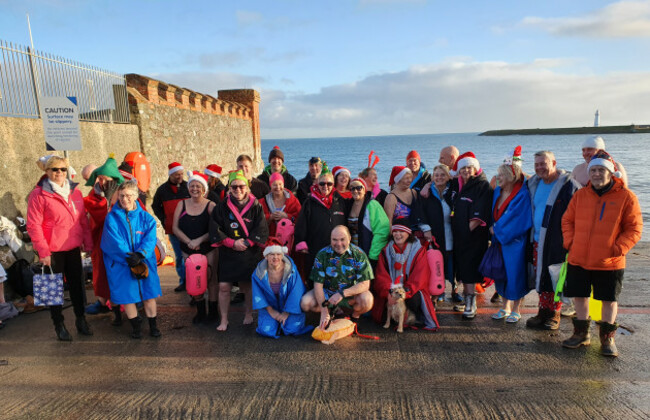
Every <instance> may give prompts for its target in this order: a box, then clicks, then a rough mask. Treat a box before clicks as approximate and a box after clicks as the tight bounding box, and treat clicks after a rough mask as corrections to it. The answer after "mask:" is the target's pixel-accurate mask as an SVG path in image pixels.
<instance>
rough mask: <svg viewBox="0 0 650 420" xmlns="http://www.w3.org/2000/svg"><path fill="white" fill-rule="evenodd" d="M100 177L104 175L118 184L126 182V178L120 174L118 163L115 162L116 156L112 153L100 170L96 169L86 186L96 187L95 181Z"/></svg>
mask: <svg viewBox="0 0 650 420" xmlns="http://www.w3.org/2000/svg"><path fill="white" fill-rule="evenodd" d="M99 175H104V176H107V177H109V178H113V179H114V180H115V181H117V184H118V185H119V184H121V183H122V182H124V177H123V176H122V174H121V173H120V171H119V169H117V162H116V161H115V157H114V155H113V154H112V153H111V154H110V155H109V157H108V159H106V162H104V164H103V165H102V166H100V167H99V168H97V169H95V170H94V171H93V172H92V173H91V174H90V178H88V182H86V186H88V187H92V186H93V185H95V181H96V180H97V176H99Z"/></svg>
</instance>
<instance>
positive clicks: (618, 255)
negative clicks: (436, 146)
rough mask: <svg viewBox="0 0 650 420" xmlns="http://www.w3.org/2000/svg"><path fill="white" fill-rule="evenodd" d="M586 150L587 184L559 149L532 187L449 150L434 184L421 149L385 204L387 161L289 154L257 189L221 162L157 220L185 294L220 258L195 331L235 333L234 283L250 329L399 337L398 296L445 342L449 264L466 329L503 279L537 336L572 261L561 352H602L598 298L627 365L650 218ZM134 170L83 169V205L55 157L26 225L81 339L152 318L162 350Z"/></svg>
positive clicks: (512, 307)
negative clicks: (91, 318)
mask: <svg viewBox="0 0 650 420" xmlns="http://www.w3.org/2000/svg"><path fill="white" fill-rule="evenodd" d="M582 152H583V158H584V160H585V162H584V163H583V164H581V165H578V167H576V168H575V169H574V170H573V171H572V172H568V171H565V170H563V169H560V168H557V164H556V161H555V157H554V155H553V153H552V152H551V151H538V152H536V153H534V155H533V154H531V157H532V158H533V159H534V163H535V174H534V175H532V176H528V175H526V174H525V173H524V172H523V171H522V160H523V155H522V151H521V147H517V148H515V150H514V151H513V153H512V154H511V155H510V156H508V157H507V158H505V159H504V161H503V163H502V164H501V165H500V166H499V167H498V168H496V169H497V175H496V177H495V178H494V179H493V180H492V181H489V180H488V179H487V177H486V174H485V172H484V170H483V168H481V165H480V163H479V159H478V158H477V156H475V155H474V154H473V153H472V152H470V151H468V152H465V153H463V154H461V153H460V152H459V150H458V149H457V148H456V147H454V146H447V147H444V148H443V149H442V150H441V151H440V156H439V164H438V165H437V166H435V167H433V171H432V173H431V174H430V173H429V172H428V171H427V170H426V168H425V165H423V164H422V161H421V156H420V154H419V153H418V152H417V151H415V150H413V151H410V152H409V153H408V154H407V155H406V158H405V165H404V166H395V167H393V168H392V170H391V173H390V182H389V185H388V187H389V190H388V191H385V190H383V189H382V188H380V185H379V183H378V181H377V169H376V168H375V166H376V164H377V162H378V158H376V157H375V160H374V162H372V157H373V156H372V153H371V155H370V156H369V159H368V166H367V168H365V169H364V170H363V171H361V172H360V173H359V174H358V175H353V174H351V172H350V170H348V169H347V168H345V167H342V166H334V167H333V168H332V169H331V170H330V169H329V166H328V165H327V163H326V162H325V161H323V160H322V159H321V158H320V157H312V158H311V159H309V161H308V162H306V164H307V168H308V172H307V175H306V176H305V177H304V178H302V179H300V180H299V181H298V180H296V178H295V177H293V176H292V175H291V174H290V173H289V171H288V168H287V167H286V166H285V164H284V154H283V152H282V151H281V150H280V149H279V148H278V147H277V146H276V147H274V148H273V149H272V150H271V152H270V153H269V156H268V165H267V166H266V167H265V168H264V171H263V172H262V174H261V175H259V176H258V177H254V176H253V173H252V167H253V161H252V159H251V158H250V157H249V156H247V155H241V156H239V157H238V158H237V161H236V168H237V169H236V170H233V171H231V172H229V173H228V174H224V173H223V169H222V168H221V167H220V166H218V165H215V164H211V165H208V166H206V167H205V168H204V169H203V170H201V171H194V172H188V179H187V181H186V180H185V168H184V167H183V166H182V165H181V164H180V163H178V162H172V163H170V164H169V166H168V180H167V181H166V182H165V183H163V184H162V185H160V186H159V187H158V188H157V190H156V191H155V194H154V196H153V202H152V205H151V209H152V211H153V213H154V214H155V216H156V217H157V219H158V221H159V223H160V225H161V226H162V227H163V229H164V231H165V233H166V234H167V237H168V239H169V242H170V244H171V246H172V249H173V253H174V256H175V267H176V272H177V274H178V278H179V283H178V286H177V287H176V288H175V289H174V290H175V291H176V292H183V291H185V290H186V281H187V280H186V271H185V267H184V262H185V261H186V260H187V259H188V258H189V257H190V256H192V255H194V254H201V255H204V256H205V257H206V259H207V265H208V273H209V274H208V279H207V304H206V299H205V297H204V296H203V295H201V294H199V295H193V296H192V305H194V306H196V311H197V313H196V315H195V316H194V318H193V322H195V323H215V324H218V326H217V330H218V331H226V330H227V329H228V327H229V306H230V303H231V298H232V297H231V294H232V291H233V286H234V285H236V286H237V287H238V288H239V291H240V292H242V293H243V295H244V307H245V314H244V324H252V323H254V316H253V315H254V311H257V332H258V333H259V334H261V335H263V336H268V337H273V338H278V337H280V336H281V335H283V334H284V335H297V334H303V333H305V332H308V331H310V330H311V329H312V328H313V326H309V325H307V321H306V319H307V318H306V317H305V314H306V313H308V312H316V313H319V314H320V322H319V324H318V326H317V328H322V329H325V328H327V326H328V325H329V323H330V321H331V317H336V316H347V317H349V318H350V319H351V320H352V321H354V322H358V319H359V317H361V316H362V315H364V314H366V313H369V314H371V316H372V319H373V320H374V321H376V322H377V323H380V324H384V322H385V321H386V316H387V308H388V307H390V306H391V305H395V304H396V298H395V297H394V294H393V293H392V292H393V291H394V290H395V289H398V288H399V289H403V290H404V301H405V304H406V308H408V310H409V312H410V313H411V315H413V317H412V318H410V319H412V322H411V325H409V326H410V327H413V328H422V329H425V330H436V329H438V328H439V323H438V319H437V316H436V310H435V305H436V302H438V301H440V300H444V299H445V295H444V293H442V294H441V293H440V292H439V291H436V290H432V288H431V286H430V279H431V278H432V276H434V271H435V269H434V267H432V262H431V261H430V259H429V253H430V251H432V250H435V251H436V252H439V253H440V254H441V255H442V261H444V265H443V266H444V279H446V281H447V282H448V283H449V290H450V292H451V293H450V299H451V301H452V302H453V303H456V305H455V306H454V310H455V311H458V312H459V313H462V318H464V319H467V320H471V319H474V318H475V317H476V315H477V299H476V295H477V293H481V292H482V291H483V290H484V288H485V287H487V286H488V285H490V284H492V283H494V285H495V289H496V292H497V294H498V296H496V297H495V299H494V300H496V299H500V300H501V301H502V306H501V308H500V309H499V310H498V311H497V312H496V313H494V314H493V315H492V318H493V319H494V320H496V321H503V322H506V323H509V324H515V323H517V322H518V321H519V320H520V319H521V311H520V308H521V303H522V300H523V298H524V297H525V296H527V295H528V293H529V292H530V291H532V290H535V291H536V293H537V294H538V296H539V304H538V312H537V314H536V315H535V316H533V317H531V318H529V319H527V320H526V326H527V327H528V328H533V329H544V330H557V329H558V328H559V326H560V314H561V310H562V300H558V299H556V296H555V295H556V293H555V291H556V288H557V282H558V278H557V277H558V276H557V272H558V271H559V270H557V269H556V268H557V267H558V266H559V265H562V264H563V263H565V264H566V267H567V269H566V279H565V282H564V283H565V284H564V292H563V293H564V299H565V301H566V299H567V298H572V299H573V302H574V304H575V317H574V318H573V326H574V333H573V335H572V336H571V337H570V338H568V339H566V340H564V341H563V342H562V345H563V346H564V347H566V348H578V347H580V346H586V345H589V344H590V325H591V321H590V319H589V304H590V298H591V296H592V293H593V299H598V300H601V301H602V303H603V305H602V320H601V321H600V322H599V328H600V340H601V353H602V354H603V355H606V356H616V355H618V351H617V349H616V345H615V341H614V334H615V332H616V329H617V326H618V325H617V324H616V316H617V308H618V306H617V301H618V298H619V295H620V292H621V288H622V282H623V273H624V269H625V255H626V254H627V253H628V252H629V251H630V249H631V248H632V247H633V246H634V245H635V243H636V242H637V241H639V240H640V238H641V231H642V217H641V210H640V207H639V203H638V200H637V198H636V196H635V195H634V193H632V192H631V191H630V190H629V189H628V187H627V175H626V174H625V171H624V169H623V166H622V165H621V164H620V163H619V162H616V161H615V160H614V159H613V158H612V156H610V155H609V154H608V153H607V152H606V151H605V142H604V140H603V139H602V138H601V137H590V138H588V139H586V140H585V141H584V143H583V144H582ZM123 165H124V163H123V164H122V165H121V166H120V167H119V168H118V166H117V163H116V161H115V160H114V159H113V158H112V157H111V158H109V159H107V161H106V162H105V163H104V164H103V165H102V166H101V167H94V166H92V167H87V168H84V171H82V175H83V176H84V178H86V179H87V184H86V185H88V186H90V187H92V189H91V191H90V193H89V194H88V196H87V197H85V198H84V197H82V194H81V192H80V190H79V188H78V185H77V184H76V183H75V182H74V181H73V180H71V179H70V178H69V176H67V175H68V170H69V168H70V167H69V165H68V162H67V160H66V159H64V158H61V157H58V156H52V157H50V158H49V159H48V160H47V162H46V164H45V167H44V169H45V175H44V176H43V177H42V178H41V179H40V180H39V182H38V184H37V186H36V187H35V188H34V190H33V192H32V193H31V195H30V197H29V206H28V214H27V229H28V232H29V234H30V236H31V237H32V239H33V242H34V248H35V250H36V251H37V252H38V255H39V258H40V261H41V262H42V263H43V264H44V265H49V266H51V267H52V270H53V271H54V272H55V273H63V274H64V275H65V278H66V281H67V283H68V288H69V291H70V298H71V300H72V303H73V307H74V314H75V316H76V323H75V326H76V328H77V331H78V332H79V333H80V334H83V335H92V334H93V332H92V330H91V328H90V325H89V324H88V322H87V320H86V317H85V315H86V313H88V314H95V313H101V312H109V311H111V310H112V311H113V313H114V319H113V324H114V325H121V323H122V312H123V313H124V314H125V315H126V317H127V319H128V320H129V323H130V324H131V326H132V332H131V336H132V337H133V338H136V339H137V338H141V337H142V332H141V323H142V318H141V316H140V315H139V306H142V307H143V311H144V314H145V316H146V317H147V319H148V323H149V333H150V335H151V336H153V337H160V336H161V332H160V330H159V329H158V327H157V323H156V319H157V313H156V299H157V298H158V297H160V296H161V293H162V292H161V287H160V280H159V278H158V274H157V267H156V263H157V261H156V247H157V246H159V245H157V241H156V221H155V219H154V218H153V216H151V215H150V214H149V213H148V212H146V211H145V202H144V200H145V199H146V198H145V196H144V195H143V194H142V193H143V191H142V190H141V189H140V188H139V184H138V181H139V180H138V179H133V178H134V177H133V176H132V173H129V171H124V170H122V167H123ZM294 169H295V168H294ZM222 176H224V178H227V182H226V183H225V184H224V183H223V182H222ZM82 251H85V252H88V253H91V256H92V265H93V286H94V291H95V295H96V297H97V302H95V303H93V304H91V305H88V306H87V307H84V303H85V295H84V294H85V292H84V283H83V280H82V268H81V252H82ZM486 266H490V273H491V275H490V276H488V275H487V274H486V268H485V267H486ZM592 290H593V292H592ZM50 311H51V315H52V321H53V323H54V327H55V332H56V335H57V337H58V339H60V340H71V339H72V337H71V335H70V333H69V332H68V331H67V329H66V327H65V324H64V322H63V321H64V320H63V314H62V308H61V307H60V306H52V307H51V308H50ZM388 322H390V321H388ZM400 328H401V323H400Z"/></svg>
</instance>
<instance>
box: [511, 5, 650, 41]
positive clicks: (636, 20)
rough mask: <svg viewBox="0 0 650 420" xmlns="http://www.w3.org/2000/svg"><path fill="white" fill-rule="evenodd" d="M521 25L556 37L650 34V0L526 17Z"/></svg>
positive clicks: (621, 36) (610, 36) (613, 36)
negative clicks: (571, 14) (568, 14)
mask: <svg viewBox="0 0 650 420" xmlns="http://www.w3.org/2000/svg"><path fill="white" fill-rule="evenodd" d="M520 24H521V25H522V26H531V27H537V28H541V29H542V30H545V31H547V32H549V33H551V34H553V35H557V36H579V37H593V38H646V37H650V1H619V2H617V3H612V4H609V5H607V6H605V7H603V8H602V9H599V10H596V11H594V12H591V13H589V14H587V15H586V16H582V17H560V18H541V17H534V16H531V17H526V18H524V19H523V20H522V21H521V22H520Z"/></svg>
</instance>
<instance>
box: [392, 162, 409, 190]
mask: <svg viewBox="0 0 650 420" xmlns="http://www.w3.org/2000/svg"><path fill="white" fill-rule="evenodd" d="M410 173H411V170H410V169H409V168H407V167H406V166H393V170H392V171H391V172H390V180H389V181H388V185H389V186H392V185H393V184H395V183H397V182H399V181H400V180H401V179H402V178H404V175H406V174H410Z"/></svg>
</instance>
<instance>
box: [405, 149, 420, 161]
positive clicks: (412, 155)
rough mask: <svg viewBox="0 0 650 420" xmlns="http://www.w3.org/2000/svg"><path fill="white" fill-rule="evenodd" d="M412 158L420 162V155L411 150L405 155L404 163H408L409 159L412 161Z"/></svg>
mask: <svg viewBox="0 0 650 420" xmlns="http://www.w3.org/2000/svg"><path fill="white" fill-rule="evenodd" d="M413 158H415V159H417V160H418V161H420V162H421V161H422V158H420V154H419V153H418V152H417V151H415V150H411V151H410V152H409V154H408V155H406V162H408V161H409V159H413Z"/></svg>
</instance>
